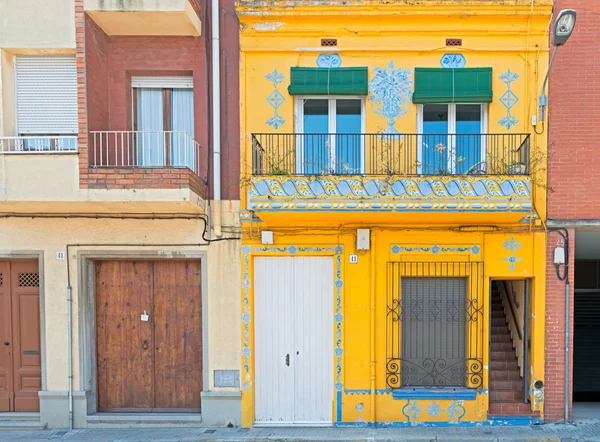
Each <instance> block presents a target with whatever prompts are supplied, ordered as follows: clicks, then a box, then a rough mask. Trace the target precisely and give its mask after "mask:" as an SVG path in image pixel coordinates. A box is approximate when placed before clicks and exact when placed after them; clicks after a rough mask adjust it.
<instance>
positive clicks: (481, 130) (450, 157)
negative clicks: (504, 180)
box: [417, 103, 487, 175]
mask: <svg viewBox="0 0 600 442" xmlns="http://www.w3.org/2000/svg"><path fill="white" fill-rule="evenodd" d="M417 118H418V121H417V126H418V129H417V132H418V133H419V134H421V135H420V138H421V139H420V141H419V143H418V145H419V146H420V148H419V151H418V157H417V166H418V167H417V170H418V173H422V174H426V175H438V174H440V175H446V174H464V173H479V172H485V161H486V158H485V156H486V136H485V133H486V132H487V104H478V103H477V104H435V103H432V104H420V105H418V110H417Z"/></svg>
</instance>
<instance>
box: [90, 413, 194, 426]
mask: <svg viewBox="0 0 600 442" xmlns="http://www.w3.org/2000/svg"><path fill="white" fill-rule="evenodd" d="M87 424H88V428H163V427H175V426H176V427H190V428H196V427H201V426H202V415H200V413H189V414H188V413H186V414H179V413H123V414H117V413H97V414H93V415H91V416H88V417H87Z"/></svg>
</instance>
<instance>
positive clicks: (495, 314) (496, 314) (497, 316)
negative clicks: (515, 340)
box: [492, 310, 506, 320]
mask: <svg viewBox="0 0 600 442" xmlns="http://www.w3.org/2000/svg"><path fill="white" fill-rule="evenodd" d="M492 319H504V320H506V316H505V315H504V312H503V311H502V310H492Z"/></svg>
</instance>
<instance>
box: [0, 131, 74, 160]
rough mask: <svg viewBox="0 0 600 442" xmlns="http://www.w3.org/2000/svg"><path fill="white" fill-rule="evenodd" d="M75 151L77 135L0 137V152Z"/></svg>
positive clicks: (46, 152) (42, 152)
mask: <svg viewBox="0 0 600 442" xmlns="http://www.w3.org/2000/svg"><path fill="white" fill-rule="evenodd" d="M62 153H77V135H74V136H73V135H65V136H63V135H56V136H46V135H39V136H38V135H28V136H20V137H0V154H21V155H40V154H62Z"/></svg>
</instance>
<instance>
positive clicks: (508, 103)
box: [498, 69, 519, 130]
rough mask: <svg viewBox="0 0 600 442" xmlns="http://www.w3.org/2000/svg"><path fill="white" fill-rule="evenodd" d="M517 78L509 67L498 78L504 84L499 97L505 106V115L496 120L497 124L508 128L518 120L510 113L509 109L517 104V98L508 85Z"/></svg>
mask: <svg viewBox="0 0 600 442" xmlns="http://www.w3.org/2000/svg"><path fill="white" fill-rule="evenodd" d="M517 78H519V76H518V75H517V74H515V73H514V72H511V71H510V69H509V70H508V71H506V72H505V73H504V74H502V75H500V80H501V81H502V82H503V83H504V84H506V89H507V90H506V92H504V94H502V96H501V97H500V103H502V105H503V106H504V107H505V108H506V116H505V117H504V118H502V119H501V120H500V121H498V124H500V125H501V126H504V127H506V128H507V129H509V130H510V128H511V127H513V126H515V125H516V124H517V123H518V122H519V120H517V119H516V118H515V117H514V116H513V115H511V113H510V110H511V109H512V108H513V107H514V105H515V104H517V101H519V99H518V98H517V96H516V95H515V94H514V93H513V91H511V89H510V87H511V84H512V83H513V82H515V81H516V80H517Z"/></svg>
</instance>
